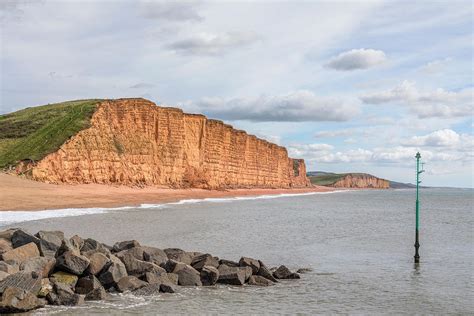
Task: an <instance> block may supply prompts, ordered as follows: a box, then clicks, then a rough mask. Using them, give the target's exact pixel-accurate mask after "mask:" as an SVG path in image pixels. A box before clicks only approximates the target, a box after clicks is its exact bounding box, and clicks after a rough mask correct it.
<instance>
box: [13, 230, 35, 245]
mask: <svg viewBox="0 0 474 316" xmlns="http://www.w3.org/2000/svg"><path fill="white" fill-rule="evenodd" d="M11 242H12V245H13V248H18V247H21V246H24V245H26V244H29V243H30V242H33V243H35V244H36V246H38V247H39V244H40V240H39V238H36V237H35V236H33V235H31V234H29V233H27V232H25V231H24V230H22V229H18V230H16V231H15V232H14V233H13V234H12V238H11Z"/></svg>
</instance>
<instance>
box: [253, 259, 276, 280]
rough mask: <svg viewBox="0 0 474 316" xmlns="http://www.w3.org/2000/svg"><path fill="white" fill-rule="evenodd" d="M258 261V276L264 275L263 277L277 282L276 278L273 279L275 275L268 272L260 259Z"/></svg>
mask: <svg viewBox="0 0 474 316" xmlns="http://www.w3.org/2000/svg"><path fill="white" fill-rule="evenodd" d="M258 262H259V263H260V269H259V270H258V273H257V275H260V276H262V277H264V278H265V279H268V280H270V281H272V282H278V280H277V279H275V277H274V276H273V274H272V273H271V272H270V270H269V269H268V268H267V266H266V265H265V264H264V263H263V262H262V261H260V260H259V261H258Z"/></svg>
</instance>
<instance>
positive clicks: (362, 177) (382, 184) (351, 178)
mask: <svg viewBox="0 0 474 316" xmlns="http://www.w3.org/2000/svg"><path fill="white" fill-rule="evenodd" d="M331 186H332V187H336V188H364V189H365V188H371V189H388V188H390V182H389V181H388V180H385V179H380V178H377V177H374V176H372V175H369V174H347V175H345V176H344V177H343V178H341V179H340V180H338V181H336V182H335V183H333V184H331Z"/></svg>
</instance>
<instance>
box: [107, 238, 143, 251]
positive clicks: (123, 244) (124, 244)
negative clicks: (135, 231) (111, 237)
mask: <svg viewBox="0 0 474 316" xmlns="http://www.w3.org/2000/svg"><path fill="white" fill-rule="evenodd" d="M135 247H140V243H139V242H138V241H136V240H126V241H119V242H117V243H115V244H114V246H113V247H112V252H120V251H122V250H127V249H130V248H135Z"/></svg>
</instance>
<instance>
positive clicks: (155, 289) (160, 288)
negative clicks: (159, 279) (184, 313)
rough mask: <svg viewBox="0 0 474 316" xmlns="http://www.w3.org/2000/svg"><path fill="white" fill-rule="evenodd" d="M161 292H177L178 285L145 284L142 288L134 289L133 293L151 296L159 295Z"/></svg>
mask: <svg viewBox="0 0 474 316" xmlns="http://www.w3.org/2000/svg"><path fill="white" fill-rule="evenodd" d="M159 292H162V293H175V292H176V287H175V286H174V285H172V284H164V283H155V284H149V285H147V286H144V287H142V288H141V289H138V290H136V291H134V292H133V294H135V295H138V296H151V295H157V294H158V293H159Z"/></svg>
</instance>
